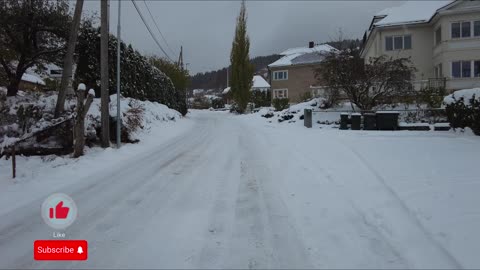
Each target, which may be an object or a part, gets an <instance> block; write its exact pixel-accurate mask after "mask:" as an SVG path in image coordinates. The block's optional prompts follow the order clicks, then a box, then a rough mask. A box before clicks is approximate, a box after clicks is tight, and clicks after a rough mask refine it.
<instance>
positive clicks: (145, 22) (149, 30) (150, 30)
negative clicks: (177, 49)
mask: <svg viewBox="0 0 480 270" xmlns="http://www.w3.org/2000/svg"><path fill="white" fill-rule="evenodd" d="M132 3H133V5H134V6H135V9H136V10H137V12H138V15H140V18H141V19H142V21H143V24H145V26H146V27H147V30H148V32H149V33H150V35H151V36H152V38H153V40H154V41H155V43H157V45H158V47H159V48H160V50H162V52H163V53H164V54H165V56H166V57H167V58H168V59H169V60H170V61H172V62H174V61H173V60H172V58H170V56H169V55H168V53H167V52H166V51H165V50H164V49H163V48H162V45H160V42H158V39H157V38H156V37H155V35H154V34H153V32H152V29H150V26H148V24H147V21H145V18H144V17H143V14H142V12H140V9H139V8H138V6H137V3H135V0H132Z"/></svg>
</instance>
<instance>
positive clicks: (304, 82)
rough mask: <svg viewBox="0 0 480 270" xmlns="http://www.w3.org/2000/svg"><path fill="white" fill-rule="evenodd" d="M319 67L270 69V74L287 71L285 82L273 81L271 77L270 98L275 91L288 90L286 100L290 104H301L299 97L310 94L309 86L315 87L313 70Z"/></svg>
mask: <svg viewBox="0 0 480 270" xmlns="http://www.w3.org/2000/svg"><path fill="white" fill-rule="evenodd" d="M319 66H320V65H318V64H317V65H301V66H288V67H275V68H271V69H270V72H271V73H272V74H273V72H275V71H281V70H287V71H288V79H287V80H274V79H273V76H270V78H272V80H271V83H270V85H271V90H272V98H273V97H274V95H273V92H274V91H275V90H276V89H288V98H289V102H290V103H298V102H301V101H302V100H301V97H302V96H303V95H304V94H305V93H307V92H308V93H310V91H311V89H310V86H312V85H317V84H318V81H317V79H316V78H315V70H316V69H317V68H319Z"/></svg>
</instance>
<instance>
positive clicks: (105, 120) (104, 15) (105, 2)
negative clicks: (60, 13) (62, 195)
mask: <svg viewBox="0 0 480 270" xmlns="http://www.w3.org/2000/svg"><path fill="white" fill-rule="evenodd" d="M109 8H110V3H109V0H101V4H100V17H101V18H100V77H101V78H100V84H101V92H102V93H101V106H100V112H101V122H102V138H101V145H102V147H103V148H107V147H109V146H110V130H109V122H110V121H109V117H110V115H109V110H108V103H109V100H108V99H109V95H108V34H109V33H108V28H109V26H108V22H109V16H108V15H109Z"/></svg>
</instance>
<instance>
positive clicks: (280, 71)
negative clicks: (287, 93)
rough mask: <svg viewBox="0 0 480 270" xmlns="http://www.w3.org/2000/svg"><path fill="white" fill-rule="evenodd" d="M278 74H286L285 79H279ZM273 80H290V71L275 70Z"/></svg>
mask: <svg viewBox="0 0 480 270" xmlns="http://www.w3.org/2000/svg"><path fill="white" fill-rule="evenodd" d="M278 73H284V75H285V76H284V78H283V79H277V76H276V75H277V74H278ZM272 79H273V80H274V81H286V80H288V70H275V71H274V72H273V74H272Z"/></svg>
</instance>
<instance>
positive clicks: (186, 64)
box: [185, 63, 190, 111]
mask: <svg viewBox="0 0 480 270" xmlns="http://www.w3.org/2000/svg"><path fill="white" fill-rule="evenodd" d="M188 65H190V63H185V70H186V71H187V74H188ZM185 104H186V106H187V111H188V90H187V87H186V86H185Z"/></svg>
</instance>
